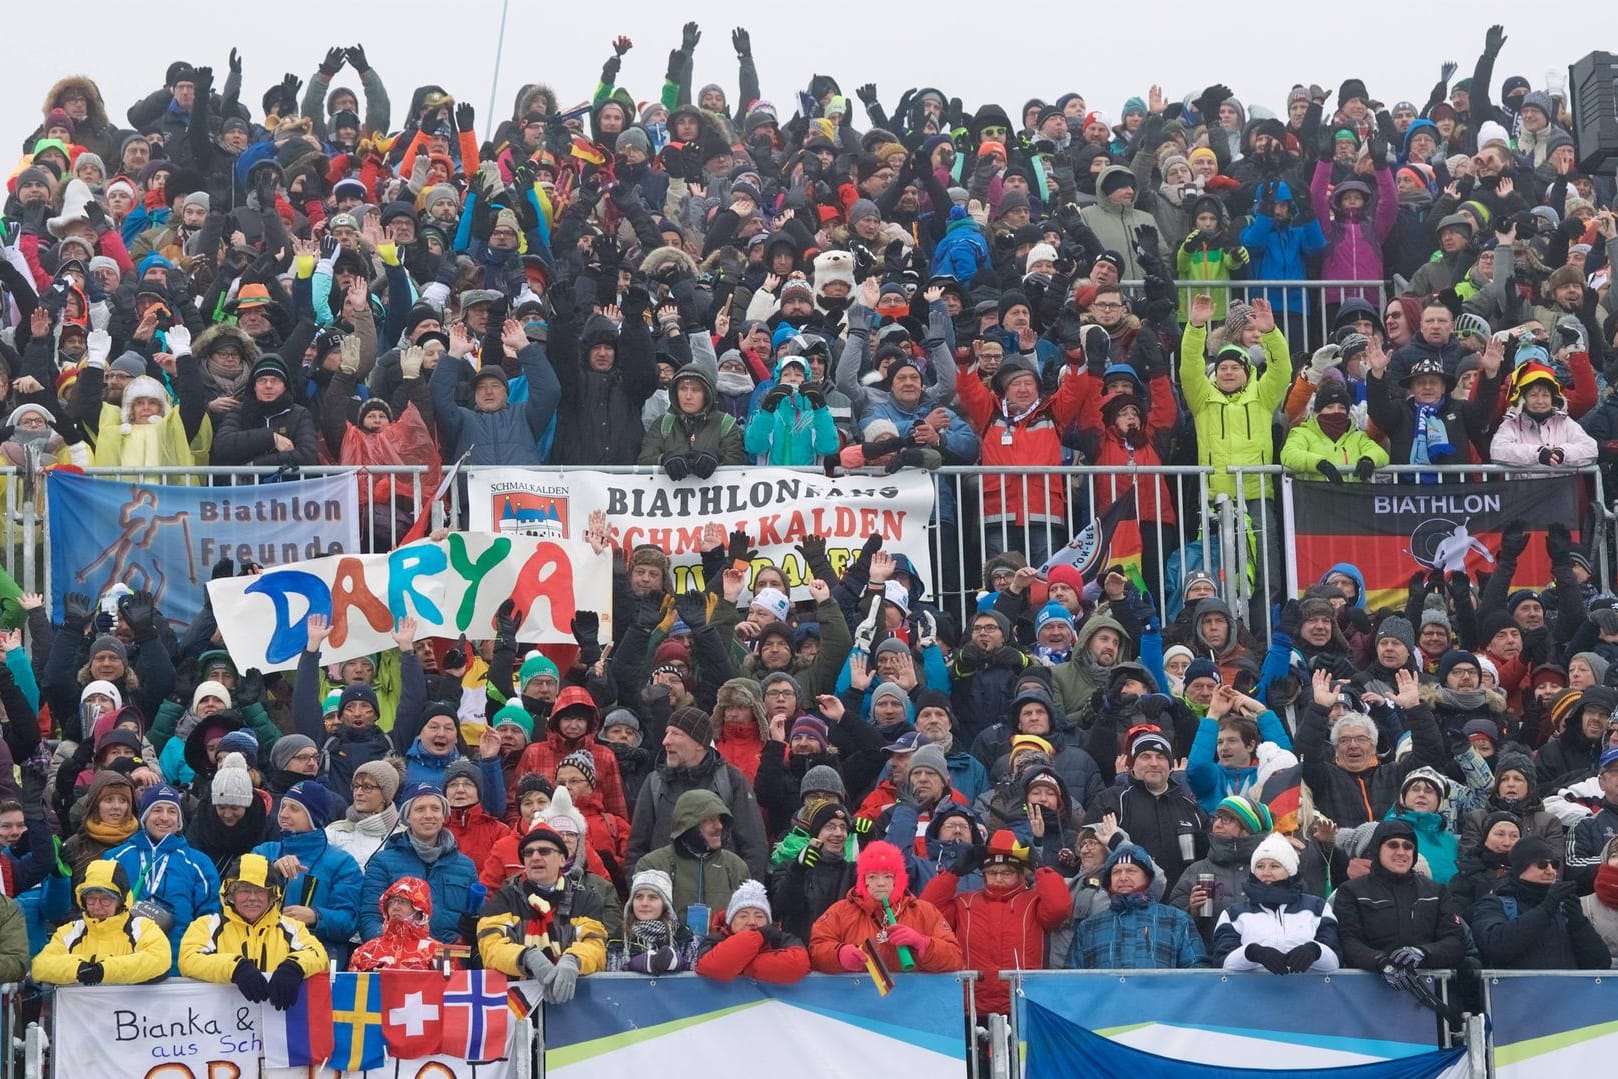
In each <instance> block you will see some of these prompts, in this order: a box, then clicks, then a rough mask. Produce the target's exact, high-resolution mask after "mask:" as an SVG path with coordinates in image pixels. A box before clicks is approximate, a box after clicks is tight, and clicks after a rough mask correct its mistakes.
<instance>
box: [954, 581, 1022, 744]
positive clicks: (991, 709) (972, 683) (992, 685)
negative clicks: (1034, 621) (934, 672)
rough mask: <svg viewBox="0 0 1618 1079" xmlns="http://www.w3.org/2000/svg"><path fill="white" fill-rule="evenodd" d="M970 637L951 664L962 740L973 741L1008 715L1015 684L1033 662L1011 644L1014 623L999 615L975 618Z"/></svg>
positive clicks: (990, 613) (980, 614) (987, 613)
mask: <svg viewBox="0 0 1618 1079" xmlns="http://www.w3.org/2000/svg"><path fill="white" fill-rule="evenodd" d="M967 634H968V640H967V641H965V642H964V643H963V644H962V645H961V647H960V648H959V649H958V650H957V651H956V653H955V657H954V660H953V661H952V662H951V663H950V697H951V699H952V700H953V701H954V702H955V714H956V715H957V716H959V717H960V719H961V737H962V739H964V740H968V741H970V740H971V739H974V738H976V737H977V736H978V734H979V733H980V732H982V731H983V730H984V729H985V728H986V727H989V726H991V725H993V724H994V723H995V722H996V720H997V719H998V718H999V717H1000V716H1003V715H1005V714H1006V706H1007V705H1008V704H1010V703H1011V697H1012V685H1013V682H1014V681H1015V680H1016V678H1017V676H1018V675H1019V674H1020V673H1022V670H1023V668H1025V667H1027V666H1028V664H1029V659H1028V657H1027V656H1026V655H1024V654H1023V653H1022V652H1021V651H1019V650H1018V649H1017V648H1016V646H1015V645H1013V644H1012V643H1011V620H1010V619H1008V618H1007V617H1006V616H1005V615H1003V614H1001V613H1000V612H999V611H979V612H978V613H977V614H975V615H973V616H972V621H971V624H970V625H969V626H968V629H967Z"/></svg>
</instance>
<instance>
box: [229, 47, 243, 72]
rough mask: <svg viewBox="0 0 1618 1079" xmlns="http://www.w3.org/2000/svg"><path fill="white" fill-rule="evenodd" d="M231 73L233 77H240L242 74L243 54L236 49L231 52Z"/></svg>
mask: <svg viewBox="0 0 1618 1079" xmlns="http://www.w3.org/2000/svg"><path fill="white" fill-rule="evenodd" d="M230 73H231V74H232V75H240V74H241V73H242V54H241V53H239V52H237V51H236V50H235V49H234V48H233V49H231V50H230Z"/></svg>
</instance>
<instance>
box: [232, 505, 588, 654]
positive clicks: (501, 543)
mask: <svg viewBox="0 0 1618 1079" xmlns="http://www.w3.org/2000/svg"><path fill="white" fill-rule="evenodd" d="M208 594H209V596H210V597H211V598H212V600H213V609H214V615H215V617H216V618H217V619H218V620H219V629H220V632H221V633H222V634H223V635H224V638H225V646H226V647H227V648H229V649H230V654H231V655H232V656H233V657H234V658H235V660H236V662H237V663H238V664H239V665H240V666H241V667H242V669H244V670H245V669H246V668H248V667H257V668H259V669H260V670H264V671H280V670H288V669H290V668H292V667H296V666H297V665H298V655H299V653H301V652H302V651H303V649H304V646H305V645H306V644H307V643H308V634H307V633H306V632H305V628H304V622H305V619H307V618H308V617H309V616H310V615H311V614H320V615H325V616H327V617H329V618H330V619H331V622H332V632H331V636H330V637H328V638H327V639H326V643H325V646H324V647H323V648H322V650H321V658H322V660H323V661H325V662H327V663H335V662H339V661H341V660H345V659H353V658H354V657H355V656H363V655H368V654H370V653H372V652H377V651H380V650H382V649H386V648H392V647H394V641H393V636H392V634H393V628H394V621H395V620H396V619H399V618H404V617H406V616H409V617H413V618H415V619H416V621H417V624H418V628H417V630H416V637H417V638H418V639H420V638H424V637H459V636H460V635H461V634H463V633H464V634H466V635H467V636H469V637H470V638H472V639H473V640H481V639H484V638H488V637H492V636H493V635H494V629H493V627H494V613H495V610H496V609H497V608H498V607H499V606H500V605H501V604H502V603H504V602H505V601H506V600H507V599H511V600H514V601H515V602H516V604H517V608H518V610H520V611H525V612H526V616H525V617H524V619H523V622H522V625H521V626H520V628H519V629H518V631H517V639H518V640H519V641H523V642H531V643H534V644H571V643H572V642H573V631H572V623H573V615H574V614H575V613H576V612H578V611H596V612H598V613H599V614H600V616H601V637H602V639H603V640H611V639H612V637H611V635H612V558H611V555H610V554H609V553H602V554H599V555H598V554H596V553H595V552H594V551H592V550H591V549H590V547H589V545H588V544H585V543H583V542H581V541H575V540H560V539H542V538H538V537H534V536H520V535H506V536H493V535H489V534H487V533H482V532H452V533H450V534H449V535H448V536H447V537H445V539H443V540H442V541H439V542H426V541H423V542H420V543H412V544H409V545H408V546H405V547H400V548H398V549H397V550H393V551H389V552H387V553H386V554H371V555H337V556H332V557H327V558H316V559H313V560H311V561H308V562H294V563H292V564H291V565H287V566H277V567H275V568H273V569H267V570H265V571H264V572H263V573H261V574H259V575H257V576H253V577H221V578H219V579H218V580H215V581H209V582H208Z"/></svg>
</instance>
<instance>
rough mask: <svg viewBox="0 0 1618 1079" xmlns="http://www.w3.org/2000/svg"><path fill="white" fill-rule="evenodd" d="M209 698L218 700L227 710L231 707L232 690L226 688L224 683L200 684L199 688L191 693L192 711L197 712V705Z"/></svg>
mask: <svg viewBox="0 0 1618 1079" xmlns="http://www.w3.org/2000/svg"><path fill="white" fill-rule="evenodd" d="M209 697H215V698H218V699H219V700H220V701H223V702H224V705H225V707H226V708H229V707H230V690H228V689H226V688H225V684H224V683H223V682H213V681H208V682H198V683H197V688H196V689H195V690H193V691H192V693H191V711H193V712H195V711H196V710H197V705H199V704H201V703H202V702H203V701H204V700H206V699H207V698H209Z"/></svg>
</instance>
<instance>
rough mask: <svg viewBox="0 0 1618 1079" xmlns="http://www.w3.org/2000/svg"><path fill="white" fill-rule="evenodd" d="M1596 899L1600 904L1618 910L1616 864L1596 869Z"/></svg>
mask: <svg viewBox="0 0 1618 1079" xmlns="http://www.w3.org/2000/svg"><path fill="white" fill-rule="evenodd" d="M1596 899H1597V900H1598V901H1599V902H1600V903H1601V905H1602V906H1604V907H1607V908H1609V909H1613V910H1618V865H1603V866H1602V867H1601V868H1600V869H1597V870H1596Z"/></svg>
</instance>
